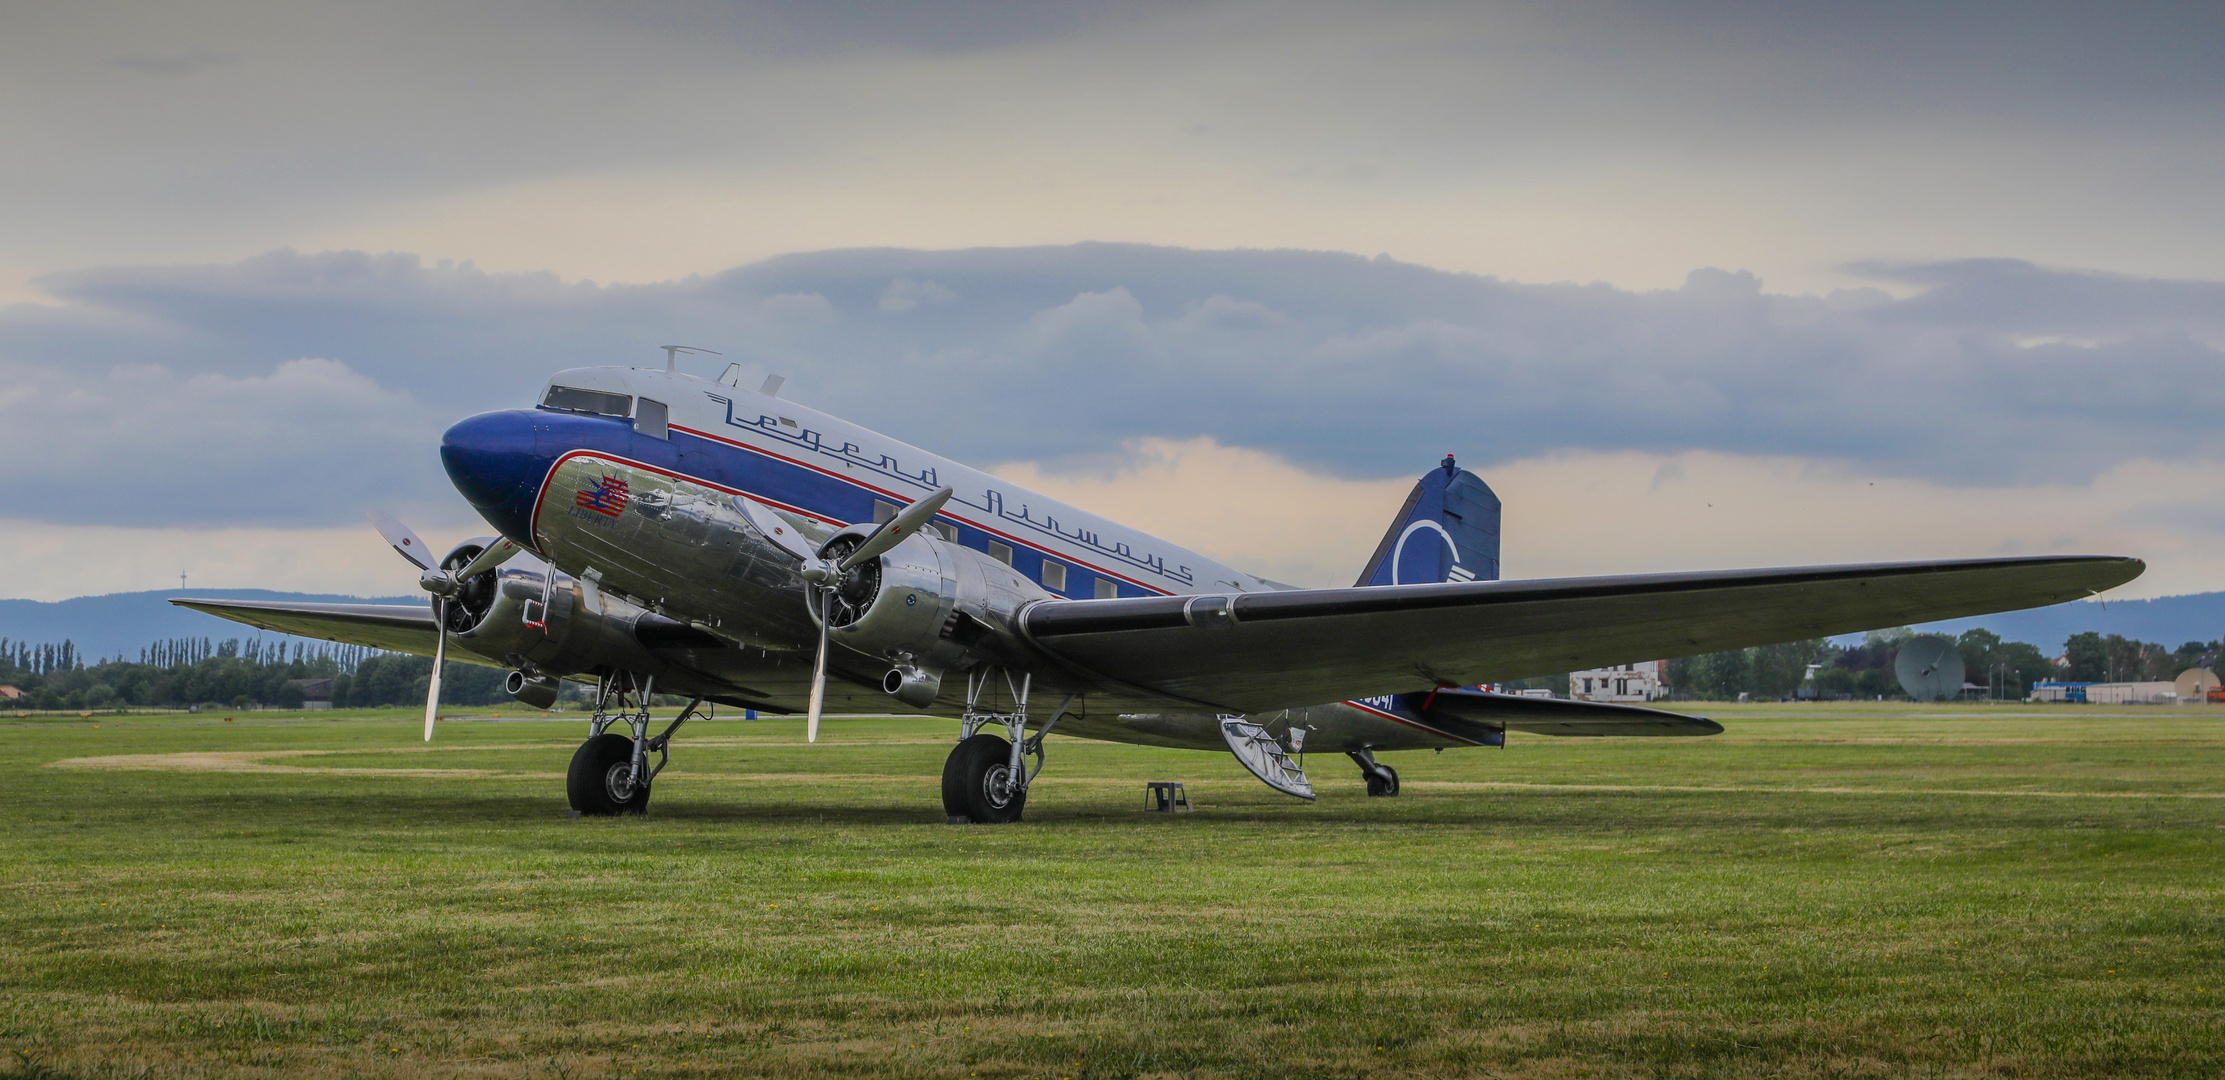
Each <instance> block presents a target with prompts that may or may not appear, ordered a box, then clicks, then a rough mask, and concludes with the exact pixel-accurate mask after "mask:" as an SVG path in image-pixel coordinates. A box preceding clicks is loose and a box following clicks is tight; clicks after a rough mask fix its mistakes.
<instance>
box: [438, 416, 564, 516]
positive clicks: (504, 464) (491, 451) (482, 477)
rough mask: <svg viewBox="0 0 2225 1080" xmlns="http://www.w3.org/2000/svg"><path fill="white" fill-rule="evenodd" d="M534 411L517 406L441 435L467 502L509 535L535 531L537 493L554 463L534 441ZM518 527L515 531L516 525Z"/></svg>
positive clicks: (444, 460)
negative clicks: (536, 446) (532, 521)
mask: <svg viewBox="0 0 2225 1080" xmlns="http://www.w3.org/2000/svg"><path fill="white" fill-rule="evenodd" d="M533 419H534V416H533V413H532V412H531V411H528V410H522V409H513V410H509V411H505V412H490V413H480V414H479V415H477V416H473V417H470V418H468V419H465V420H462V421H459V422H457V424H456V425H455V426H454V427H451V428H449V429H448V431H447V433H446V434H444V435H442V436H441V438H440V463H441V464H442V465H443V466H445V467H446V468H447V469H448V479H449V482H450V483H453V484H455V485H456V490H457V491H458V492H459V493H461V494H462V495H463V497H464V500H465V501H466V502H469V503H470V504H471V505H472V506H474V507H476V508H478V510H479V513H480V514H481V515H482V516H484V517H486V519H487V521H488V523H490V524H492V525H494V526H495V527H496V528H498V529H501V530H502V532H503V535H505V536H509V537H510V538H511V539H513V540H515V539H518V538H519V537H520V536H522V535H524V534H525V533H526V532H528V531H530V529H531V524H530V518H531V513H532V505H531V504H532V501H533V497H534V495H535V494H536V493H538V491H539V490H540V483H541V478H542V477H543V476H544V475H546V474H547V472H548V463H547V462H546V461H544V460H543V459H542V455H541V454H540V453H539V452H538V451H537V450H535V449H534V445H533ZM513 526H518V528H517V531H515V532H513V531H512V527H513Z"/></svg>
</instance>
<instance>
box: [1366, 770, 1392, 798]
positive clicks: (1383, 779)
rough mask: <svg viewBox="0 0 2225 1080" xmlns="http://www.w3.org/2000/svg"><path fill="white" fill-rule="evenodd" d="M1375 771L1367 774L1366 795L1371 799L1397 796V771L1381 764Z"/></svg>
mask: <svg viewBox="0 0 2225 1080" xmlns="http://www.w3.org/2000/svg"><path fill="white" fill-rule="evenodd" d="M1375 769H1376V771H1374V772H1371V773H1369V774H1367V794H1368V797H1369V798H1371V799H1388V798H1390V797H1391V796H1393V795H1396V794H1398V770H1397V769H1394V768H1391V767H1390V766H1388V765H1385V764H1383V763H1381V762H1377V763H1376V765H1375Z"/></svg>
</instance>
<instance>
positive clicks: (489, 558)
mask: <svg viewBox="0 0 2225 1080" xmlns="http://www.w3.org/2000/svg"><path fill="white" fill-rule="evenodd" d="M520 550H522V549H521V548H519V547H518V545H517V544H515V543H513V542H511V541H509V540H496V541H495V542H494V543H492V544H488V545H487V550H485V551H482V552H480V553H479V557H478V558H476V559H473V560H471V561H470V562H469V563H466V564H465V565H464V568H463V569H461V570H458V571H456V580H457V581H462V580H464V579H466V578H472V577H477V576H479V575H480V574H483V573H485V572H487V571H489V570H492V569H494V568H495V567H497V566H501V565H502V564H503V563H506V562H509V561H510V557H511V556H512V555H516V554H517V553H518V552H519V551H520Z"/></svg>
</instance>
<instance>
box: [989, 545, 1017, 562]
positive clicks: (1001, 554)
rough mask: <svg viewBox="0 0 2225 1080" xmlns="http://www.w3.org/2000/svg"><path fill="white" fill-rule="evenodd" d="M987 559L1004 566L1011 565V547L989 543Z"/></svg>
mask: <svg viewBox="0 0 2225 1080" xmlns="http://www.w3.org/2000/svg"><path fill="white" fill-rule="evenodd" d="M989 557H990V558H992V559H995V560H996V561H998V562H1000V563H1003V564H1004V565H1006V566H1010V565H1012V545H1010V544H1000V543H997V542H996V541H994V540H991V541H989Z"/></svg>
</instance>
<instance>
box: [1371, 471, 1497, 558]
mask: <svg viewBox="0 0 2225 1080" xmlns="http://www.w3.org/2000/svg"><path fill="white" fill-rule="evenodd" d="M1498 577H1499V496H1498V495H1497V494H1496V493H1495V492H1493V491H1492V490H1491V485H1489V484H1486V483H1484V482H1483V481H1482V480H1481V479H1480V478H1478V477H1477V476H1476V474H1474V473H1472V472H1469V471H1468V470H1466V469H1463V468H1461V467H1460V466H1459V465H1457V464H1455V463H1454V462H1453V459H1452V455H1451V454H1446V455H1445V461H1444V464H1442V465H1440V466H1438V467H1437V468H1434V469H1431V470H1430V471H1429V474H1428V475H1426V476H1424V477H1422V478H1421V479H1420V480H1417V481H1415V482H1414V490H1413V492H1412V493H1411V494H1409V495H1407V496H1406V505H1405V507H1404V508H1402V509H1400V510H1399V512H1398V517H1397V518H1396V519H1395V520H1393V521H1392V522H1391V528H1390V531H1389V532H1386V533H1384V534H1383V542H1382V543H1380V544H1377V545H1375V555H1374V557H1372V558H1370V559H1368V561H1367V569H1365V570H1362V571H1360V580H1359V581H1357V582H1355V583H1354V584H1355V585H1415V584H1422V583H1426V582H1435V581H1496V580H1498Z"/></svg>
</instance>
